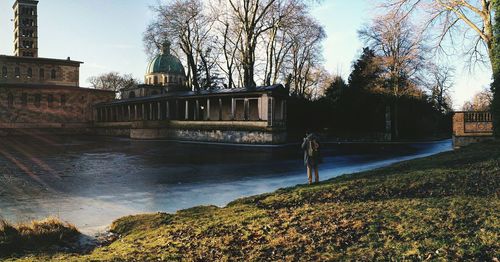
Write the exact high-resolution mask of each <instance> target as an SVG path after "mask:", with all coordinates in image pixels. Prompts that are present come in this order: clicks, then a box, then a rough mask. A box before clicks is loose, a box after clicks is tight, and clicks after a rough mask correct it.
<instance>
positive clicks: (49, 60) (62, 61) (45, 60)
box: [0, 55, 83, 65]
mask: <svg viewBox="0 0 500 262" xmlns="http://www.w3.org/2000/svg"><path fill="white" fill-rule="evenodd" d="M1 59H6V60H17V61H19V60H21V61H20V62H42V63H58V64H72V65H80V64H83V62H81V61H74V60H68V59H55V58H44V57H25V56H11V55H0V60H1Z"/></svg>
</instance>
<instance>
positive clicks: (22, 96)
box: [21, 93, 28, 106]
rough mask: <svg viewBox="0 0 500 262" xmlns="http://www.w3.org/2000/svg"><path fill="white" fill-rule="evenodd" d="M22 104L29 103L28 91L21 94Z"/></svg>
mask: <svg viewBox="0 0 500 262" xmlns="http://www.w3.org/2000/svg"><path fill="white" fill-rule="evenodd" d="M21 105H22V106H27V105H28V94H26V93H22V94H21Z"/></svg>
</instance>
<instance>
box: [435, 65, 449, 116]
mask: <svg viewBox="0 0 500 262" xmlns="http://www.w3.org/2000/svg"><path fill="white" fill-rule="evenodd" d="M429 69H430V76H431V79H430V83H429V87H430V90H429V91H430V95H431V96H430V99H431V102H432V103H433V104H434V105H435V106H436V109H438V110H439V111H440V112H441V113H446V112H448V111H450V110H451V109H452V104H451V103H452V102H451V98H450V94H449V93H450V89H451V88H452V86H453V78H454V73H455V69H454V68H453V67H449V66H440V65H433V66H431V67H430V68H429Z"/></svg>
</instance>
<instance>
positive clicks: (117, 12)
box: [0, 0, 490, 108]
mask: <svg viewBox="0 0 500 262" xmlns="http://www.w3.org/2000/svg"><path fill="white" fill-rule="evenodd" d="M13 2H14V0H0V54H5V55H12V53H13V44H12V40H13V33H12V32H13V23H12V22H11V21H10V19H12V18H13V12H12V4H13ZM156 2H157V0H71V1H68V0H40V3H39V56H40V57H49V58H61V59H65V58H66V57H68V56H70V57H71V58H72V59H73V60H79V61H83V62H84V64H83V65H82V68H81V78H80V84H81V85H82V86H87V85H88V83H87V79H88V77H89V76H92V75H97V74H100V73H105V72H109V71H118V72H120V73H132V74H133V75H134V76H135V77H137V78H139V79H143V75H144V72H145V70H146V66H147V62H148V61H147V60H148V59H147V55H146V54H145V52H144V47H143V44H142V33H143V31H144V29H145V28H146V25H147V24H148V23H149V21H150V19H151V12H150V10H149V6H150V5H153V4H155V3H156ZM374 2H375V1H373V0H349V1H347V0H324V1H323V3H322V4H321V5H318V6H317V7H315V8H314V10H313V11H312V14H313V15H314V17H315V18H316V19H318V20H319V22H320V23H321V24H323V25H324V26H325V29H326V33H327V36H328V38H327V39H326V40H325V42H324V57H325V67H326V68H327V69H328V70H329V71H330V72H332V73H340V74H342V75H343V76H344V77H346V76H348V75H349V73H350V67H351V63H352V61H353V60H354V59H356V58H357V56H358V54H359V51H360V49H361V48H362V43H361V42H360V41H359V39H358V36H357V30H358V29H359V28H360V27H361V26H362V25H363V24H365V23H368V22H369V21H370V18H371V17H372V15H373V10H374V7H375V6H374V5H375V4H374ZM454 59H456V62H454V64H457V65H458V66H457V79H456V85H455V87H454V89H453V94H452V96H453V98H454V104H455V107H456V108H457V107H459V106H461V105H462V104H463V102H464V101H465V100H468V99H470V98H471V97H472V95H473V94H474V93H475V92H477V91H478V90H481V89H482V88H483V87H486V86H488V85H489V82H490V80H489V79H490V72H489V70H476V72H474V73H469V72H468V71H467V70H466V69H463V68H462V66H461V65H462V63H461V60H462V58H460V57H458V56H457V57H456V58H454ZM452 61H454V60H453V59H452Z"/></svg>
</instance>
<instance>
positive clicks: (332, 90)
mask: <svg viewBox="0 0 500 262" xmlns="http://www.w3.org/2000/svg"><path fill="white" fill-rule="evenodd" d="M347 87H348V86H347V84H346V82H345V81H344V79H343V78H342V77H341V76H335V77H334V78H333V81H332V83H331V84H330V85H329V86H328V88H327V89H326V90H325V98H327V99H330V100H332V101H337V99H338V98H339V97H340V95H341V94H342V92H343V91H344V90H345V89H346V88H347Z"/></svg>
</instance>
